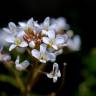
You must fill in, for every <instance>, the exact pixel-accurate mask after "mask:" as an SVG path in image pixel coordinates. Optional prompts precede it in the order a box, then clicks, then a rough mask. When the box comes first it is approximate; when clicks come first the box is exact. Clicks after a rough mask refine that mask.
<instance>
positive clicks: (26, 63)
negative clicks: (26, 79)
mask: <svg viewBox="0 0 96 96" xmlns="http://www.w3.org/2000/svg"><path fill="white" fill-rule="evenodd" d="M19 61H20V58H19V56H17V59H16V61H15V65H16V69H17V70H19V71H22V70H25V69H26V68H27V67H28V66H29V64H30V63H29V61H28V60H24V61H23V62H22V63H19Z"/></svg>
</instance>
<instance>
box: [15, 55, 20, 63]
mask: <svg viewBox="0 0 96 96" xmlns="http://www.w3.org/2000/svg"><path fill="white" fill-rule="evenodd" d="M19 59H20V57H19V56H17V58H16V60H15V64H19Z"/></svg>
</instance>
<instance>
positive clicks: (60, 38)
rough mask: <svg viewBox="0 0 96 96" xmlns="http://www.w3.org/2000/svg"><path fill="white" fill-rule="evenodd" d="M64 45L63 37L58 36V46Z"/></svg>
mask: <svg viewBox="0 0 96 96" xmlns="http://www.w3.org/2000/svg"><path fill="white" fill-rule="evenodd" d="M63 43H64V37H62V36H57V37H56V45H59V44H60V45H61V44H63Z"/></svg>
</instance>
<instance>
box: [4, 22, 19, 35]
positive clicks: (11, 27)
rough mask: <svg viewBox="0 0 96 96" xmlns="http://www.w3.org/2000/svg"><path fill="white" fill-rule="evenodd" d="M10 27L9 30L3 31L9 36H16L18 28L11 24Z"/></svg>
mask: <svg viewBox="0 0 96 96" xmlns="http://www.w3.org/2000/svg"><path fill="white" fill-rule="evenodd" d="M8 27H9V28H3V30H4V31H5V32H7V33H9V34H12V35H16V33H17V32H18V28H17V26H16V25H15V23H13V22H9V24H8Z"/></svg>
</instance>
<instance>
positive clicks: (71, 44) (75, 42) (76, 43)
mask: <svg viewBox="0 0 96 96" xmlns="http://www.w3.org/2000/svg"><path fill="white" fill-rule="evenodd" d="M80 45H81V40H80V36H79V35H75V36H74V37H73V38H72V39H69V40H68V42H67V47H68V48H69V49H70V50H72V51H78V50H80Z"/></svg>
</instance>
